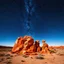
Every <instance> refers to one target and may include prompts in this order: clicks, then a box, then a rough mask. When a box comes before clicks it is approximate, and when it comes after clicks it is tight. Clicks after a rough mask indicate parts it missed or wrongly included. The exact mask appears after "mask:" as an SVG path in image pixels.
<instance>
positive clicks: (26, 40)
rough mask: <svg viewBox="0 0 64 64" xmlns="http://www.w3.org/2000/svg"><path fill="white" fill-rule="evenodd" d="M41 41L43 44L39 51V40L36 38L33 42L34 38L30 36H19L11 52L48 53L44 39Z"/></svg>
mask: <svg viewBox="0 0 64 64" xmlns="http://www.w3.org/2000/svg"><path fill="white" fill-rule="evenodd" d="M42 42H43V46H42V51H41V47H40V43H39V40H36V41H35V43H34V39H33V38H32V37H31V36H24V37H19V38H18V39H17V40H16V42H15V44H14V46H13V48H12V52H13V53H19V54H32V53H33V54H35V53H36V52H40V51H41V52H42V53H50V52H49V47H48V44H47V43H45V41H42Z"/></svg>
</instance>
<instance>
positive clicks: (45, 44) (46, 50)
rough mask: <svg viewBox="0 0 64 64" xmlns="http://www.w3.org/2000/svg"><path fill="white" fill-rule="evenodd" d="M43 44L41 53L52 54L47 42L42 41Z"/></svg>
mask: <svg viewBox="0 0 64 64" xmlns="http://www.w3.org/2000/svg"><path fill="white" fill-rule="evenodd" d="M42 43H43V45H42V51H41V53H43V54H50V51H49V45H48V44H47V43H46V41H45V40H42Z"/></svg>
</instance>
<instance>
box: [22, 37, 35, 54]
mask: <svg viewBox="0 0 64 64" xmlns="http://www.w3.org/2000/svg"><path fill="white" fill-rule="evenodd" d="M24 39H25V42H24V48H23V51H22V53H23V54H26V53H32V52H35V46H34V39H33V38H32V37H31V36H24Z"/></svg>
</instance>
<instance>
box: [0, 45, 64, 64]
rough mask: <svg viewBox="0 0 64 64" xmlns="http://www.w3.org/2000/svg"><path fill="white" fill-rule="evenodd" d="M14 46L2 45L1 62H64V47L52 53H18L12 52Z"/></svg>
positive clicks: (25, 63) (26, 63)
mask: <svg viewBox="0 0 64 64" xmlns="http://www.w3.org/2000/svg"><path fill="white" fill-rule="evenodd" d="M11 49H12V47H4V46H0V64H64V48H63V49H61V48H58V49H56V48H55V49H56V51H55V52H54V53H52V54H40V53H38V55H30V56H28V55H18V54H12V53H11Z"/></svg>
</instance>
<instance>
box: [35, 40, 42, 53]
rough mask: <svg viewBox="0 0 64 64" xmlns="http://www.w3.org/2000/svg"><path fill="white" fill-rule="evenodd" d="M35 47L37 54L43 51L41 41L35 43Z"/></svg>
mask: <svg viewBox="0 0 64 64" xmlns="http://www.w3.org/2000/svg"><path fill="white" fill-rule="evenodd" d="M35 47H36V52H40V51H41V47H40V43H39V40H36V41H35Z"/></svg>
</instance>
